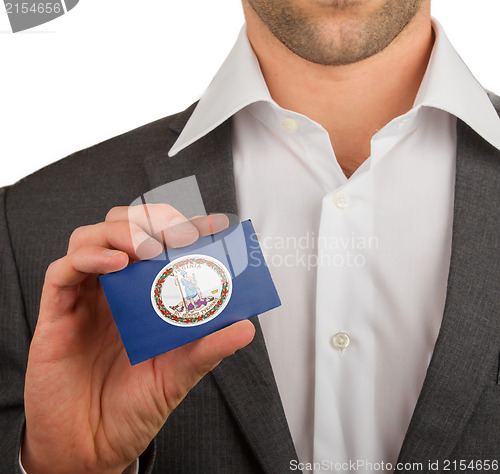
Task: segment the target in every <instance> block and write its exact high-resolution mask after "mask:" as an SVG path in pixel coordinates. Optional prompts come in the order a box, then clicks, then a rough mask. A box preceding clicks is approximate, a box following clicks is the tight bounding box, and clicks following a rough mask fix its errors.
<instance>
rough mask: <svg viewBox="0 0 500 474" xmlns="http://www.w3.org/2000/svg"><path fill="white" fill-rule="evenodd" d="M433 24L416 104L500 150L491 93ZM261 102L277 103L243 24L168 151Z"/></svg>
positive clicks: (498, 123) (498, 122) (498, 120)
mask: <svg viewBox="0 0 500 474" xmlns="http://www.w3.org/2000/svg"><path fill="white" fill-rule="evenodd" d="M432 24H433V27H434V31H435V34H436V40H435V43H434V48H433V50H432V54H431V57H430V60H429V65H428V67H427V71H426V73H425V75H424V79H423V81H422V84H421V85H420V88H419V92H418V94H417V97H416V99H415V103H414V108H420V107H425V106H426V107H434V108H437V109H441V110H444V111H446V112H448V113H450V114H452V115H454V116H456V117H458V118H459V119H461V120H462V121H464V122H465V123H466V124H467V125H469V126H470V127H471V128H472V129H474V130H475V131H476V132H477V133H478V134H479V135H481V136H482V137H483V138H484V139H485V140H486V141H488V142H489V143H490V144H492V145H493V146H494V147H496V148H498V149H499V150H500V118H499V117H498V114H497V113H496V111H495V108H494V107H493V105H492V103H491V101H490V100H489V98H488V95H487V93H486V92H485V90H484V89H483V88H482V86H481V85H480V84H479V83H478V82H477V80H476V79H475V78H474V76H473V75H472V73H471V72H470V71H469V69H468V68H467V66H466V65H465V64H464V62H463V61H462V59H461V58H460V56H459V55H458V53H457V52H456V51H455V49H454V48H453V46H452V45H451V43H450V41H449V40H448V38H447V37H446V34H445V33H444V31H443V29H442V27H441V25H440V24H439V23H438V22H437V21H436V20H433V22H432ZM256 102H269V103H273V104H274V101H273V99H272V98H271V95H270V93H269V90H268V88H267V86H266V83H265V80H264V77H263V76H262V72H261V70H260V66H259V62H258V60H257V57H256V56H255V53H254V52H253V50H252V47H251V45H250V42H249V40H248V38H247V35H246V28H245V26H243V28H242V29H241V31H240V34H239V36H238V39H237V40H236V43H235V45H234V47H233V49H232V50H231V52H230V53H229V56H228V57H227V58H226V60H225V62H224V63H223V65H222V66H221V68H220V69H219V71H218V72H217V74H216V75H215V77H214V79H213V80H212V82H211V84H210V86H209V87H208V89H207V90H206V92H205V94H204V95H203V97H202V98H201V99H200V101H199V103H198V104H197V106H196V108H195V110H194V112H193V114H192V115H191V117H190V118H189V120H188V122H187V124H186V126H185V127H184V129H183V130H182V132H181V134H180V136H179V138H178V139H177V140H176V142H175V143H174V146H173V147H172V148H171V149H170V151H169V153H168V154H169V156H174V155H176V154H177V153H178V152H179V151H181V150H182V149H184V148H186V147H188V146H189V145H191V144H192V143H194V142H196V141H197V140H198V139H200V138H201V137H203V136H205V135H206V134H208V133H209V132H211V131H212V130H214V129H215V128H217V127H218V126H219V125H220V124H222V123H223V122H225V121H226V120H227V119H229V118H230V117H232V116H233V115H234V114H236V113H237V112H238V111H239V110H241V109H243V108H245V107H247V106H248V105H250V104H253V103H256Z"/></svg>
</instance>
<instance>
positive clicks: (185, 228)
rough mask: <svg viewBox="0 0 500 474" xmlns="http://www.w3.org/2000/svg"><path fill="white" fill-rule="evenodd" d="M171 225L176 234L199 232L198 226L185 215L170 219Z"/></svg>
mask: <svg viewBox="0 0 500 474" xmlns="http://www.w3.org/2000/svg"><path fill="white" fill-rule="evenodd" d="M170 227H172V230H173V231H174V232H175V233H176V234H193V233H195V232H197V230H196V227H195V226H194V225H193V224H191V222H189V221H188V220H186V219H185V218H184V217H175V218H174V219H172V220H171V221H170Z"/></svg>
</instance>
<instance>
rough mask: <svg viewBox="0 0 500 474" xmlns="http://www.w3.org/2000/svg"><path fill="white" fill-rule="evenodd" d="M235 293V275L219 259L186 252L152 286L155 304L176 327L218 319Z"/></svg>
mask: <svg viewBox="0 0 500 474" xmlns="http://www.w3.org/2000/svg"><path fill="white" fill-rule="evenodd" d="M231 292H232V280H231V275H230V273H229V271H228V270H227V268H226V267H225V266H224V265H223V264H222V263H221V262H219V261H218V260H217V259H215V258H212V257H208V256H207V255H186V256H184V257H181V258H178V259H176V260H173V261H172V262H170V263H169V264H168V265H167V266H166V267H164V268H163V269H162V270H161V271H160V272H159V273H158V275H157V276H156V278H155V280H154V282H153V285H152V287H151V304H152V305H153V308H154V310H155V311H156V313H157V314H158V316H159V317H160V318H162V319H163V320H164V321H166V322H167V323H170V324H173V325H175V326H184V327H188V326H197V325H199V324H204V323H207V322H208V321H211V320H212V319H214V318H216V317H217V316H218V315H219V314H220V313H221V312H222V310H223V309H224V308H225V307H226V305H227V303H228V302H229V299H230V298H231Z"/></svg>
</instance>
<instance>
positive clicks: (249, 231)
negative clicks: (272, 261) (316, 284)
mask: <svg viewBox="0 0 500 474" xmlns="http://www.w3.org/2000/svg"><path fill="white" fill-rule="evenodd" d="M100 280H101V284H102V286H103V289H104V292H105V294H106V298H107V300H108V303H109V306H110V308H111V312H112V313H113V317H114V320H115V322H116V325H117V327H118V330H119V332H120V336H121V338H122V341H123V344H124V346H125V350H126V351H127V354H128V357H129V359H130V362H131V363H132V364H137V363H139V362H142V361H144V360H147V359H150V358H152V357H155V356H157V355H159V354H162V353H164V352H167V351H169V350H171V349H175V348H176V347H179V346H182V345H184V344H188V343H189V342H192V341H194V340H196V339H199V338H201V337H203V336H206V335H208V334H210V333H212V332H215V331H218V330H219V329H222V328H224V327H226V326H229V325H230V324H233V323H235V322H237V321H240V320H242V319H248V318H251V317H253V316H257V315H259V314H262V313H264V312H266V311H269V310H271V309H273V308H276V307H278V306H280V304H281V302H280V299H279V296H278V293H277V292H276V288H275V286H274V283H273V281H272V278H271V275H270V273H269V269H268V268H267V265H266V263H265V260H264V256H263V255H262V251H261V248H260V246H259V242H258V239H257V235H256V234H255V230H254V228H253V225H252V223H251V221H250V220H247V221H244V222H241V223H239V224H238V225H234V226H231V227H229V228H227V229H225V230H224V231H222V232H219V233H217V234H215V235H210V236H205V237H202V238H200V239H199V240H197V241H196V242H195V243H194V244H192V245H189V246H187V247H183V248H178V249H171V250H169V251H168V252H164V253H163V254H161V255H159V256H158V257H156V258H154V259H152V260H145V261H141V262H137V263H134V264H132V265H129V266H128V267H127V268H125V269H123V270H121V271H119V272H116V273H110V274H107V275H103V276H101V277H100Z"/></svg>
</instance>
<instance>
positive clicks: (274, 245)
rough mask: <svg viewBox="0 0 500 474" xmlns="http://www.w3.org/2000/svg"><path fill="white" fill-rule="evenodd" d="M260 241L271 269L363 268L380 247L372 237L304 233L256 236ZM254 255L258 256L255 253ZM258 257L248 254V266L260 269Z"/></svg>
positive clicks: (353, 234) (352, 233)
mask: <svg viewBox="0 0 500 474" xmlns="http://www.w3.org/2000/svg"><path fill="white" fill-rule="evenodd" d="M254 239H258V240H259V241H260V246H261V248H262V254H263V256H264V258H265V260H266V262H267V264H268V265H269V266H270V267H273V268H276V267H288V268H296V269H297V268H305V269H307V270H308V271H311V270H315V269H317V268H318V267H323V268H325V267H337V268H340V267H343V268H363V267H364V266H365V265H366V264H367V258H368V257H369V255H370V254H372V253H373V252H376V251H377V250H378V248H379V239H378V237H377V236H374V235H358V234H355V233H354V232H351V234H349V235H339V236H336V235H328V236H325V235H318V234H316V233H315V232H309V231H307V232H305V233H304V234H302V235H300V236H291V235H273V236H263V235H259V234H257V235H255V236H254ZM256 255H257V254H256ZM261 264H262V262H260V261H259V257H257V256H254V255H253V254H252V253H250V265H251V266H259V265H261Z"/></svg>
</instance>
